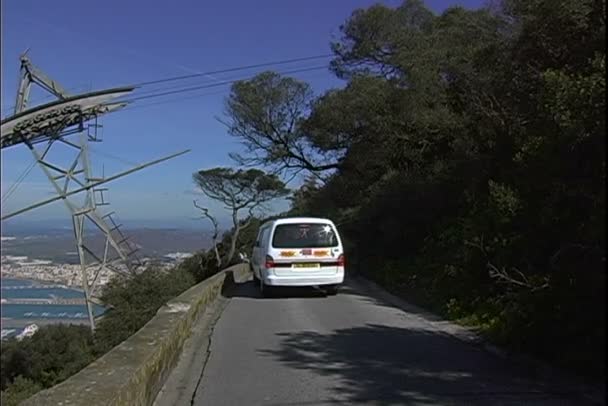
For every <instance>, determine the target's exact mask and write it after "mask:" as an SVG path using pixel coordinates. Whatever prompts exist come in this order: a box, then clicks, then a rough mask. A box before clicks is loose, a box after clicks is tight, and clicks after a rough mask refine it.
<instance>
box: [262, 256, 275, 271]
mask: <svg viewBox="0 0 608 406" xmlns="http://www.w3.org/2000/svg"><path fill="white" fill-rule="evenodd" d="M264 268H266V269H268V268H274V259H273V258H272V257H271V256H270V255H266V264H265V266H264Z"/></svg>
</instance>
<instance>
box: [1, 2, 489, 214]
mask: <svg viewBox="0 0 608 406" xmlns="http://www.w3.org/2000/svg"><path fill="white" fill-rule="evenodd" d="M377 2H378V1H368V0H351V1H326V0H325V1H323V0H309V1H279V0H260V1H246V0H208V1H195V0H190V1H172V2H168V1H159V0H149V1H145V2H144V1H117V0H106V1H104V2H89V1H75V0H61V1H56V2H52V3H47V2H40V1H36V0H5V1H3V2H2V7H3V10H2V78H1V79H2V89H1V92H2V106H1V107H2V112H3V113H2V115H3V117H4V116H5V115H6V113H7V111H6V109H8V108H10V107H11V106H12V105H13V103H14V98H15V91H16V86H17V79H18V67H19V61H18V58H19V55H20V53H21V52H23V51H24V50H25V49H27V48H30V51H29V56H30V59H31V60H32V62H33V63H34V64H35V65H37V66H39V67H40V68H41V69H42V70H44V71H45V72H47V74H48V75H50V76H52V77H53V78H54V79H56V80H58V81H59V82H60V83H61V84H62V85H63V86H64V87H65V88H67V89H68V90H70V91H72V92H74V93H78V92H84V91H88V90H90V89H102V88H107V87H114V86H118V85H123V84H131V83H137V82H142V81H147V80H154V79H159V78H163V77H167V76H176V75H183V74H189V73H196V72H206V71H212V70H218V69H222V68H230V67H235V66H241V65H249V64H255V63H263V62H267V61H274V60H283V59H291V58H298V57H303V56H310V55H319V54H325V53H329V51H330V50H329V43H330V41H331V40H332V38H337V37H338V36H339V26H340V24H342V23H343V22H344V21H345V20H346V19H347V18H348V17H349V15H350V14H351V12H352V11H353V10H354V9H356V8H362V7H368V6H370V5H372V4H374V3H377ZM380 3H383V4H386V5H388V6H392V7H394V6H396V5H398V4H399V3H400V2H398V1H394V0H393V1H382V2H380ZM426 4H427V5H428V6H429V7H430V8H431V9H432V10H433V11H435V12H441V11H442V10H443V9H445V8H446V7H448V6H450V5H455V4H459V5H463V6H465V7H468V8H476V7H480V6H481V5H482V4H483V0H461V1H439V0H433V1H427V2H426ZM322 63H323V61H312V62H301V63H297V64H294V65H289V66H285V67H280V68H279V70H280V69H290V68H291V69H293V68H300V67H308V66H317V65H319V64H322ZM255 72H256V71H247V72H239V73H231V74H224V75H221V74H220V75H214V77H213V78H210V77H200V78H197V79H192V80H189V81H186V82H184V83H177V84H176V85H179V86H182V85H198V84H201V85H203V84H206V83H208V84H211V83H213V82H214V80H215V81H216V80H225V79H227V78H235V77H243V76H244V75H251V74H254V73H255ZM294 76H295V77H297V78H299V79H302V80H305V81H308V82H309V83H310V84H311V85H312V86H313V89H314V90H315V91H316V92H317V93H318V94H320V93H322V92H323V91H324V90H326V89H329V88H331V87H339V86H342V83H341V82H340V81H339V80H337V79H336V78H335V77H333V75H332V74H331V73H330V72H329V71H327V70H321V71H313V72H305V73H298V74H295V75H294ZM162 86H166V85H159V87H162ZM146 90H147V89H141V91H146ZM228 90H229V86H223V87H218V88H213V89H207V90H200V91H198V92H194V93H192V94H187V97H188V98H187V99H184V100H182V101H175V99H176V98H177V97H178V96H167V97H166V98H159V99H153V100H142V101H141V102H135V103H134V104H133V105H131V106H130V107H129V108H127V109H125V110H124V111H122V112H118V113H115V114H112V115H108V116H106V117H104V118H103V119H102V123H103V126H104V129H103V133H104V137H103V139H104V141H103V142H102V143H98V144H95V145H94V147H93V148H94V150H93V152H92V154H91V157H92V161H93V162H94V164H93V166H94V168H95V169H96V171H97V172H101V168H102V164H103V167H104V168H103V169H104V171H105V174H106V175H108V174H111V173H114V172H117V171H120V170H124V169H127V168H128V167H129V166H130V165H131V164H135V163H142V162H145V161H148V160H152V159H156V158H158V157H160V156H163V155H166V154H169V153H172V152H176V151H179V150H183V149H191V150H192V151H191V152H190V153H189V154H187V155H186V156H182V157H178V158H176V159H174V160H171V161H168V162H166V163H162V164H160V165H157V166H154V167H151V168H148V169H144V170H143V171H141V172H138V173H135V174H133V175H130V176H128V177H126V178H123V179H120V180H117V181H115V182H112V183H110V184H109V188H110V190H109V193H108V197H109V201H110V202H111V204H112V206H111V207H112V210H115V211H116V212H117V213H118V215H119V216H120V218H121V219H124V220H125V221H133V222H138V223H140V224H148V225H150V226H156V225H158V226H161V225H162V226H166V225H176V226H186V225H191V224H193V223H194V224H196V220H192V218H193V217H195V216H196V215H197V211H196V209H194V208H193V206H192V199H193V198H199V199H201V200H200V201H201V204H204V205H207V206H208V207H210V208H211V209H212V211H214V212H215V213H216V215H217V216H218V217H219V218H220V220H221V221H222V223H223V224H226V221H227V213H225V212H224V211H223V210H222V209H221V207H219V206H218V205H217V204H214V203H213V202H209V201H207V200H206V199H205V198H202V197H200V196H199V197H197V196H195V195H194V194H193V192H194V191H195V187H194V184H193V182H192V177H191V175H192V173H193V172H195V171H197V170H199V169H203V168H210V167H214V166H232V165H233V163H232V162H231V160H230V159H229V158H228V153H229V152H233V151H238V150H239V149H240V146H239V144H238V142H237V140H235V139H233V138H232V137H230V136H229V135H228V134H227V132H226V129H225V128H224V126H223V125H222V124H220V123H219V122H218V121H217V120H216V117H218V116H221V114H222V109H223V99H224V97H225V96H226V95H227V94H228ZM41 97H44V94H43V93H38V94H37V93H33V94H32V100H33V101H36V99H40V98H41ZM163 100H173V101H171V102H167V103H160V102H162V101H163ZM154 103H158V104H154ZM57 153H58V158H61V155H62V152H59V151H58V152H57ZM31 162H32V157H31V154H30V152H29V151H28V150H27V149H26V148H25V147H23V146H18V147H13V148H10V149H6V150H3V151H2V190H3V196H4V193H5V191H6V189H7V188H8V187H10V186H11V185H12V184H13V183H14V182H15V179H16V178H17V177H18V176H19V175H20V174H21V173H22V172H23V171H24V170H25V169H26V168H27V166H28V165H29V164H30V163H31ZM51 192H52V189H51V186H50V185H49V184H48V182H47V181H46V178H44V175H43V174H42V172H41V170H40V169H39V168H37V167H36V168H34V170H32V172H31V173H30V175H29V176H28V177H27V178H26V179H25V181H24V182H23V183H22V184H21V185H20V187H19V188H18V189H17V191H16V192H15V193H14V194H12V195H11V196H10V198H9V199H7V200H6V201H5V202H4V201H3V209H2V212H3V213H8V212H10V211H13V210H14V209H15V208H18V207H21V206H24V205H27V204H30V203H34V202H36V201H39V200H42V199H46V198H48V197H50V196H51ZM275 206H276V207H275V208H276V209H277V210H280V209H282V208H286V207H287V206H286V203H285V202H282V203H281V202H279V203H277V204H276V205H275ZM67 214H68V213H67V211H66V209H65V207H64V206H63V205H62V203H61V202H59V203H54V204H51V205H48V206H45V207H43V208H39V209H35V210H33V211H31V212H29V213H28V214H25V215H23V216H21V219H19V220H20V221H26V220H27V221H41V220H54V219H68V218H69V217H68V215H67Z"/></svg>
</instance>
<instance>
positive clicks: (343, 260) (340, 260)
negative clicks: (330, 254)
mask: <svg viewBox="0 0 608 406" xmlns="http://www.w3.org/2000/svg"><path fill="white" fill-rule="evenodd" d="M345 265H346V257H344V254H342V255H340V256H339V257H338V266H345Z"/></svg>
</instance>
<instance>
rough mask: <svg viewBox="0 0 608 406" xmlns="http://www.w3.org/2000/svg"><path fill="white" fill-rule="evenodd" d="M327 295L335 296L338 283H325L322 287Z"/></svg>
mask: <svg viewBox="0 0 608 406" xmlns="http://www.w3.org/2000/svg"><path fill="white" fill-rule="evenodd" d="M323 290H325V293H326V294H327V296H335V295H337V294H338V285H327V286H324V287H323Z"/></svg>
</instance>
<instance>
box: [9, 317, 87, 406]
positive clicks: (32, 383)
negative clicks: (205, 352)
mask: <svg viewBox="0 0 608 406" xmlns="http://www.w3.org/2000/svg"><path fill="white" fill-rule="evenodd" d="M94 359H95V355H94V350H93V336H92V334H91V331H90V329H89V328H88V326H81V325H50V326H42V327H41V328H40V329H39V330H38V332H37V333H36V334H34V335H33V336H32V337H26V338H24V339H23V340H21V341H18V340H17V339H16V338H12V339H8V340H6V341H3V342H2V357H1V383H2V404H3V405H4V404H9V405H10V404H13V405H16V404H18V403H19V402H21V401H22V400H24V399H27V398H28V397H30V396H32V395H33V394H34V393H36V392H38V391H40V390H41V389H43V388H48V387H51V386H53V385H56V384H58V383H59V382H61V381H63V380H65V379H67V378H68V377H70V376H71V375H73V374H75V373H76V372H78V371H80V370H81V369H82V368H84V367H85V366H87V365H88V364H89V363H90V362H91V361H93V360H94Z"/></svg>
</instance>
